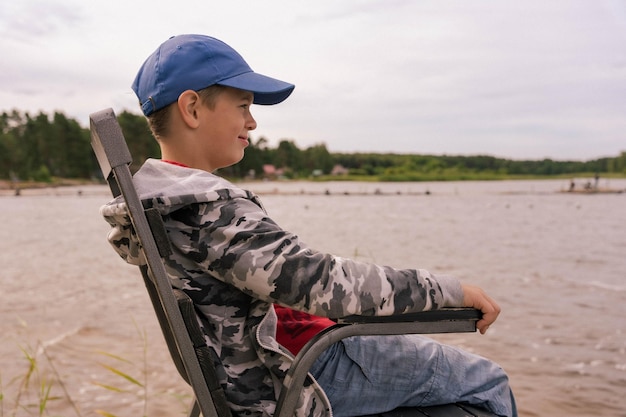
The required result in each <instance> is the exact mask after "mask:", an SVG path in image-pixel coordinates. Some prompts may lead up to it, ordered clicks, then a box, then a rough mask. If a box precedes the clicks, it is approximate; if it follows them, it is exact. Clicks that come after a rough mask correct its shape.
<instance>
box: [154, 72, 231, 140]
mask: <svg viewBox="0 0 626 417" xmlns="http://www.w3.org/2000/svg"><path fill="white" fill-rule="evenodd" d="M226 88H227V87H224V86H222V85H217V84H214V85H211V86H209V87H207V88H203V89H202V90H198V91H197V93H198V95H199V96H200V100H202V104H204V105H205V106H207V107H208V108H210V109H214V108H215V103H216V102H217V97H218V96H219V95H220V94H221V93H222V92H223V91H224V90H225V89H226ZM174 105H176V102H174V103H172V104H170V105H169V106H166V107H164V108H162V109H160V110H157V111H155V112H154V113H152V114H150V115H149V116H147V119H148V126H149V127H150V130H151V131H152V135H153V136H154V137H155V138H156V140H161V138H162V137H164V136H167V135H168V134H169V131H168V128H169V121H170V115H171V111H172V107H173V106H174Z"/></svg>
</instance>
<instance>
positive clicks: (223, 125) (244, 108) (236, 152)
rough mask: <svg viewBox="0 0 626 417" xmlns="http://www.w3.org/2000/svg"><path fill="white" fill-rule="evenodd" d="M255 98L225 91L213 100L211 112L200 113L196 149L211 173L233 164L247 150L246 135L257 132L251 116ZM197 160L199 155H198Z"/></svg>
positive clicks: (207, 110) (240, 91)
mask: <svg viewBox="0 0 626 417" xmlns="http://www.w3.org/2000/svg"><path fill="white" fill-rule="evenodd" d="M253 99H254V95H253V94H252V93H251V92H249V91H244V90H239V89H236V88H230V87H228V88H225V89H224V90H223V91H222V92H221V93H220V94H219V95H218V96H217V98H216V100H215V106H214V108H212V109H211V108H209V107H208V106H206V105H203V106H202V109H201V112H202V114H201V120H202V124H201V126H200V131H199V133H200V135H201V136H200V137H199V142H198V143H199V144H198V149H196V150H195V151H198V152H202V153H203V155H201V158H202V159H204V160H205V161H207V163H208V165H209V168H210V171H214V170H216V169H219V168H224V167H227V166H230V165H233V164H236V163H237V162H239V161H240V160H241V158H243V154H244V149H245V148H246V146H248V132H249V131H251V130H254V129H256V121H255V120H254V118H253V117H252V114H251V113H250V106H251V105H252V101H253ZM199 156H200V155H199Z"/></svg>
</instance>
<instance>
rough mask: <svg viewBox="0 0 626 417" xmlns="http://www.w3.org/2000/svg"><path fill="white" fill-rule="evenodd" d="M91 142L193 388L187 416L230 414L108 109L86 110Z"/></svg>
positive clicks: (157, 218)
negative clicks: (125, 214) (121, 202)
mask: <svg viewBox="0 0 626 417" xmlns="http://www.w3.org/2000/svg"><path fill="white" fill-rule="evenodd" d="M90 130H91V146H92V148H93V151H94V153H95V154H96V158H97V159H98V163H99V165H100V169H101V171H102V175H103V176H104V178H105V179H106V181H107V183H108V184H109V188H110V189H111V192H112V194H113V196H114V197H118V196H121V197H122V198H123V199H124V201H125V202H126V206H127V208H128V214H129V216H130V219H131V222H132V226H133V230H134V233H136V235H137V237H138V239H139V242H140V244H141V247H142V251H143V253H144V256H145V259H146V262H147V264H146V265H145V266H143V267H141V268H140V269H141V273H142V275H143V277H144V282H145V284H146V289H147V290H148V293H149V295H150V300H151V301H152V305H153V307H154V310H155V313H156V316H157V318H158V321H159V324H160V326H161V330H162V332H163V336H164V337H165V341H166V343H167V346H168V349H169V351H170V355H171V356H172V360H173V361H174V364H175V365H176V368H177V370H178V372H179V373H180V375H181V376H182V377H183V379H184V380H185V381H187V383H189V384H190V385H191V387H192V389H193V391H194V395H195V399H194V403H193V406H192V409H191V412H190V416H197V415H198V414H199V413H200V412H201V413H202V415H203V416H204V417H231V413H230V409H229V407H228V404H227V402H226V397H225V394H224V391H223V390H222V388H221V386H220V384H219V380H218V378H217V373H216V370H215V367H214V364H213V356H214V353H213V352H212V351H211V350H210V348H209V347H208V346H207V345H206V343H205V340H204V336H203V334H202V331H201V329H200V327H199V324H198V321H197V317H196V312H195V309H194V306H193V303H192V301H191V299H190V298H189V297H188V296H187V295H186V294H185V293H184V292H183V291H180V290H176V289H174V288H172V285H171V282H170V279H169V278H168V276H167V273H166V271H165V265H164V263H163V258H164V257H166V256H168V255H169V254H170V253H171V247H170V243H169V239H168V237H167V232H166V230H165V227H164V225H163V220H162V218H161V215H160V214H159V212H158V211H157V210H156V209H154V208H150V209H144V207H143V204H142V203H141V201H140V199H139V196H138V195H137V191H136V189H135V186H134V184H133V181H132V175H131V172H130V168H129V166H130V163H131V162H132V157H131V155H130V152H129V150H128V145H127V143H126V140H125V138H124V135H123V133H122V129H121V127H120V125H119V123H118V121H117V118H116V116H115V113H114V112H113V110H112V109H105V110H101V111H99V112H96V113H92V114H91V115H90Z"/></svg>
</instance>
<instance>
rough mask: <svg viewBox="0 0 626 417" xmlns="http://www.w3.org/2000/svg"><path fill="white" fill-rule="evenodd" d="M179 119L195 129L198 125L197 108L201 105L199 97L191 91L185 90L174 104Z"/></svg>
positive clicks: (198, 115)
mask: <svg viewBox="0 0 626 417" xmlns="http://www.w3.org/2000/svg"><path fill="white" fill-rule="evenodd" d="M176 105H177V108H178V112H179V113H180V117H181V119H182V120H183V122H185V124H186V125H187V126H189V127H190V128H191V129H195V128H197V127H198V126H199V124H200V113H199V112H198V110H199V107H200V106H201V105H202V102H201V99H200V96H199V95H198V93H196V92H195V91H193V90H186V91H183V92H182V93H181V95H180V96H178V101H177V102H176Z"/></svg>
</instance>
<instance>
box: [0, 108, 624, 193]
mask: <svg viewBox="0 0 626 417" xmlns="http://www.w3.org/2000/svg"><path fill="white" fill-rule="evenodd" d="M118 120H119V123H120V125H121V127H122V130H123V131H124V135H125V136H126V139H127V141H128V145H129V148H130V151H131V154H132V155H133V157H134V163H133V166H132V169H133V170H136V169H137V168H138V167H139V166H140V165H141V163H142V162H143V161H144V160H145V159H146V158H148V157H153V158H158V157H159V156H160V155H159V147H158V145H157V143H156V141H155V140H154V139H153V138H152V135H151V133H150V131H149V129H148V125H147V123H146V121H145V119H144V117H143V116H141V115H137V114H133V113H130V112H127V111H124V112H122V113H120V114H118ZM89 142H90V136H89V129H88V128H85V127H82V126H80V124H79V123H78V122H77V121H76V120H73V119H71V118H67V117H66V116H65V115H64V114H63V113H61V112H55V113H54V114H53V115H47V114H45V113H42V112H40V113H38V114H37V115H35V116H31V115H30V114H29V113H22V112H20V111H18V110H13V111H11V112H3V113H2V115H1V116H0V179H5V180H13V181H23V180H35V181H44V182H45V181H52V179H53V178H76V179H93V178H98V177H99V176H100V175H99V170H98V167H97V162H96V159H95V157H94V155H93V153H92V151H91V146H90V143H89ZM268 167H271V168H272V169H268ZM274 168H275V170H274ZM593 173H599V174H615V175H626V152H622V153H621V155H619V156H616V157H614V158H600V159H595V160H590V161H555V160H552V159H543V160H524V161H521V160H511V159H502V158H496V157H493V156H486V155H477V156H449V155H442V156H434V155H407V154H378V153H330V152H329V151H328V149H327V148H326V145H324V144H318V145H314V146H310V147H308V148H306V149H304V150H302V149H300V148H298V146H297V145H296V143H295V142H294V141H293V140H281V141H280V142H279V144H278V146H277V147H275V148H271V147H270V146H269V144H268V141H267V139H265V138H263V137H260V138H258V139H257V140H254V139H253V140H251V144H250V146H249V147H248V148H247V150H246V152H245V157H244V158H243V160H242V161H241V162H239V163H238V164H236V165H234V166H232V167H229V168H227V169H223V170H221V171H220V174H222V175H224V176H227V177H230V178H233V179H237V178H250V177H254V178H262V177H265V176H268V175H273V176H281V177H286V178H309V177H311V176H318V177H320V178H326V177H327V176H330V175H331V174H335V175H344V176H348V177H349V178H370V179H372V178H373V179H377V180H381V181H421V180H463V179H495V178H510V177H537V176H540V177H549V176H564V175H576V174H593Z"/></svg>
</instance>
